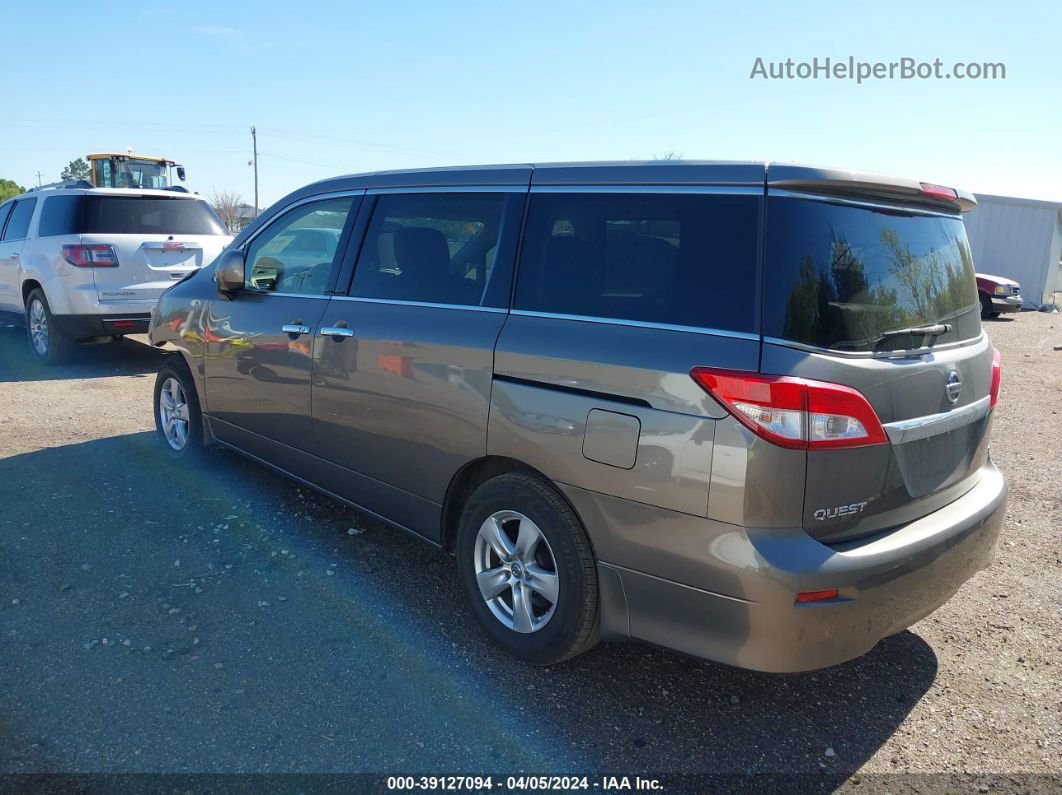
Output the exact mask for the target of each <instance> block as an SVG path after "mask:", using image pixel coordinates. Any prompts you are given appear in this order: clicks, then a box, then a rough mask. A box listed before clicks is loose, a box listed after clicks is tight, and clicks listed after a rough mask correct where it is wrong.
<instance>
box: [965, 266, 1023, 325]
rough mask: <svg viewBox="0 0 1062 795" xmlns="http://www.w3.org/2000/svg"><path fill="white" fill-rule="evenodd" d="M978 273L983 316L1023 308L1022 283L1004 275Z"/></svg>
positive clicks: (991, 315)
mask: <svg viewBox="0 0 1062 795" xmlns="http://www.w3.org/2000/svg"><path fill="white" fill-rule="evenodd" d="M976 275H977V295H978V297H979V298H980V299H981V317H983V318H988V317H999V313H1000V312H1017V311H1018V310H1020V309H1021V304H1022V298H1021V285H1020V284H1018V283H1017V282H1016V281H1014V280H1013V279H1007V278H1005V277H1003V276H990V275H989V274H987V273H978V274H976Z"/></svg>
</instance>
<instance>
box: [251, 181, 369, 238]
mask: <svg viewBox="0 0 1062 795" xmlns="http://www.w3.org/2000/svg"><path fill="white" fill-rule="evenodd" d="M364 193H365V189H364V188H358V189H356V190H341V191H333V192H331V193H318V194H316V195H314V196H307V197H306V198H305V199H299V200H298V201H297V202H292V203H291V204H289V205H288V206H287V207H285V208H284V209H283V210H281V211H280V212H279V213H277V214H276V215H274V216H273V217H272V218H270V219H269V221H268V222H266V223H264V224H262V228H261V229H256V230H255V232H254V234H253V235H251V236H250V237H248V238H247V239H246V240H244V241H243V243H242V244H240V251H243V252H246V251H247V247H248V246H250V245H251V243H253V242H254V241H255V239H256V238H257V237H258V236H259V235H260V234H262V233H263V232H264V231H265V230H267V229H269V227H271V226H272V225H273V224H275V223H276V222H277V221H279V220H280V219H281V218H283V217H284V216H285V215H287V214H288V213H289V212H291V211H292V210H295V209H297V208H299V207H302V206H303V205H304V204H310V203H311V202H320V201H328V200H329V199H342V198H344V197H346V196H362V195H364ZM259 218H261V216H259ZM256 220H257V219H256ZM348 220H349V219H348Z"/></svg>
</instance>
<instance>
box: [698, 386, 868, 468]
mask: <svg viewBox="0 0 1062 795" xmlns="http://www.w3.org/2000/svg"><path fill="white" fill-rule="evenodd" d="M690 376H691V377H692V378H693V380H694V381H696V382H697V383H698V384H699V385H700V386H701V388H702V389H704V390H705V391H706V392H708V393H709V394H710V395H712V396H713V397H715V398H717V399H718V400H719V401H720V402H721V403H722V404H723V405H724V406H725V407H726V408H727V409H728V410H729V411H730V413H731V414H733V415H734V417H735V418H736V419H737V420H738V421H739V422H741V423H742V424H743V425H745V426H746V427H747V428H748V429H749V430H751V431H752V432H753V433H755V434H757V435H759V436H762V437H763V438H764V439H766V440H767V441H769V442H772V443H773V444H777V445H780V446H781V447H790V448H793V449H797V450H809V449H810V450H817V449H824V448H834V447H869V446H870V445H875V444H885V443H887V442H888V437H887V436H886V435H885V429H884V428H882V427H881V421H880V420H879V419H878V415H877V414H876V413H875V412H874V409H873V407H872V406H871V405H870V403H868V402H867V399H866V398H865V397H863V395H862V394H861V393H860V392H859V391H857V390H855V389H852V388H851V387H847V386H842V385H841V384H830V383H826V382H825V381H811V380H809V379H807V378H793V377H791V376H783V375H761V374H758V373H741V372H734V371H730V370H713V369H711V368H708V367H694V368H693V370H691V371H690Z"/></svg>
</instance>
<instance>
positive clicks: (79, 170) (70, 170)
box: [59, 157, 89, 180]
mask: <svg viewBox="0 0 1062 795" xmlns="http://www.w3.org/2000/svg"><path fill="white" fill-rule="evenodd" d="M88 178H89V164H88V161H87V160H85V158H83V157H79V158H78V159H77V160H71V161H70V165H68V166H67V167H66V168H64V169H63V173H61V174H60V175H59V179H64V180H65V179H88Z"/></svg>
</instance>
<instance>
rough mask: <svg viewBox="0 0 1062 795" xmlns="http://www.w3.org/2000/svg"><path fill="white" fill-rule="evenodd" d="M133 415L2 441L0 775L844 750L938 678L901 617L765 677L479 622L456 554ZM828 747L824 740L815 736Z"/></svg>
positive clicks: (808, 756)
mask: <svg viewBox="0 0 1062 795" xmlns="http://www.w3.org/2000/svg"><path fill="white" fill-rule="evenodd" d="M155 445H156V441H155V440H154V438H153V435H152V434H150V433H141V434H133V435H128V436H119V437H113V438H108V439H102V440H98V441H93V442H87V443H83V444H76V445H68V446H64V447H57V448H52V449H48V450H43V451H40V452H33V453H27V454H23V455H17V456H12V457H9V458H6V459H2V460H0V504H3V505H4V506H5V508H4V510H3V512H0V632H2V635H3V639H4V644H5V648H4V653H3V659H4V661H3V663H2V664H0V715H3V718H0V721H2V722H3V723H2V724H0V737H2V738H3V743H2V748H0V771H6V772H43V771H78V770H82V771H83V770H92V771H107V772H129V771H172V772H188V771H268V772H295V771H319V772H337V771H369V772H374V773H378V774H382V773H410V772H414V771H417V772H425V773H438V772H442V771H449V772H456V771H464V772H467V773H473V772H482V771H493V772H500V773H512V772H517V771H520V770H523V771H527V772H553V773H558V774H566V773H574V772H583V773H586V772H590V771H599V772H605V773H617V772H632V771H651V772H653V773H656V774H671V775H675V774H697V773H745V772H772V773H787V774H794V773H795V774H810V775H811V776H812V777H813V778H812V780H821V781H822V782H823V785H824V786H825V785H826V783H827V782H829V781H831V780H832V781H837V780H839V778H840V777H844V776H847V775H849V774H851V773H852V772H854V771H856V770H857V769H858V768H859V767H860V766H861V765H862V764H863V763H864V762H865V761H866V760H867V759H868V758H869V757H870V756H871V755H873V754H874V753H875V751H876V750H877V749H878V748H879V747H880V746H881V745H882V743H883V742H884V741H885V740H886V739H887V738H888V737H889V736H890V735H892V734H893V732H894V731H895V730H896V728H897V726H898V725H899V724H900V723H901V722H902V721H903V720H904V718H905V717H906V716H907V714H908V713H909V712H910V710H911V709H912V707H913V706H914V705H915V704H916V703H917V702H918V700H919V699H920V698H921V696H922V695H923V694H924V693H925V692H926V690H927V689H928V688H929V687H930V685H931V683H932V682H933V679H934V677H935V674H936V657H935V655H934V653H933V651H932V649H930V648H929V647H928V646H927V645H926V644H925V642H923V641H922V639H921V638H919V637H918V636H917V635H915V634H913V633H911V632H903V633H901V634H899V635H896V636H894V637H892V638H889V639H887V640H885V641H883V642H882V643H881V644H879V645H878V647H877V648H876V649H874V650H873V651H872V652H871V653H870V654H868V655H866V656H865V657H863V658H861V659H859V660H857V661H854V662H852V663H849V664H846V665H842V666H837V667H835V668H831V669H828V670H824V671H819V672H816V673H810V674H801V675H790V676H779V675H767V674H757V673H751V672H747V671H742V670H738V669H733V668H728V667H724V666H721V665H716V664H712V663H706V662H702V661H699V660H695V659H691V658H687V657H683V656H680V655H676V654H672V653H668V652H665V651H661V650H656V649H651V648H646V647H642V646H636V645H624V644H608V645H602V646H598V647H597V648H595V649H594V650H593V651H591V652H590V653H588V654H585V655H583V656H581V657H579V658H577V659H575V660H573V661H570V662H568V663H566V664H563V665H558V666H555V667H553V668H549V669H536V668H531V667H528V666H525V665H523V664H521V663H519V662H516V661H515V660H513V659H511V658H508V657H506V656H505V655H504V654H501V653H500V652H498V651H496V650H495V649H494V648H493V647H491V646H490V645H488V643H487V642H486V641H485V640H483V639H482V637H481V636H480V635H479V633H478V631H477V630H476V628H475V626H474V624H473V622H472V619H471V616H470V614H469V613H468V611H467V610H466V609H465V607H464V605H463V603H462V597H461V592H460V590H459V587H458V584H457V582H456V579H455V576H454V568H453V561H452V559H451V558H449V557H448V556H446V555H444V554H442V553H440V552H439V551H437V550H435V549H434V548H432V547H430V546H428V545H427V544H423V543H421V542H419V541H417V540H415V539H413V538H410V537H407V536H405V535H403V534H402V533H400V532H398V531H395V530H391V529H388V528H385V527H383V526H381V525H380V524H379V523H375V522H373V521H372V520H370V519H367V518H365V517H362V516H360V515H359V514H357V513H356V512H354V511H351V510H348V509H346V508H343V507H339V506H336V505H335V504H333V503H331V502H329V501H328V500H326V499H324V498H322V497H319V496H317V495H315V494H313V493H311V492H308V491H307V490H305V489H302V488H299V487H297V486H295V485H294V484H292V483H290V482H288V481H286V480H283V479H281V478H279V477H276V476H274V475H272V474H270V473H268V472H267V471H265V470H264V469H262V468H260V467H258V466H256V465H254V464H252V463H249V462H247V461H245V460H243V459H242V458H240V457H238V456H235V455H233V454H229V453H217V454H214V455H212V456H210V457H209V458H208V461H207V463H205V464H204V465H203V466H201V467H200V468H199V469H197V470H194V471H193V470H183V469H179V468H176V467H175V466H174V465H172V464H170V463H169V462H167V461H165V460H164V459H163V457H162V456H161V455H159V453H158V451H157V450H156V449H155ZM828 748H829V749H832V752H828V751H827V749H828Z"/></svg>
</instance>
